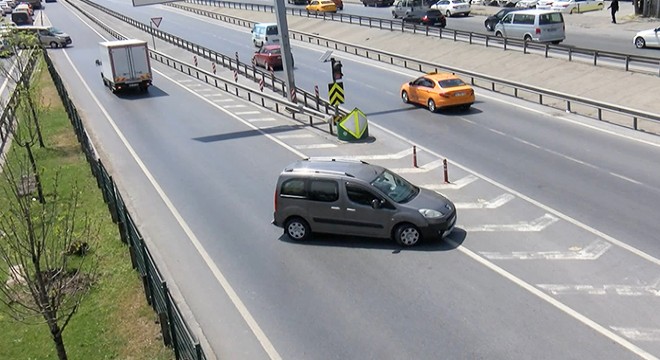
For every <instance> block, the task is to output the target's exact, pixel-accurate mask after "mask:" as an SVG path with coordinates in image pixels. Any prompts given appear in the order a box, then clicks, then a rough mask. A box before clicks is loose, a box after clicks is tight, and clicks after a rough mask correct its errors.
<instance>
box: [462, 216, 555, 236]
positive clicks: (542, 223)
mask: <svg viewBox="0 0 660 360" xmlns="http://www.w3.org/2000/svg"><path fill="white" fill-rule="evenodd" d="M558 220H559V219H558V218H556V217H555V216H553V215H550V214H545V215H543V216H541V217H540V218H538V219H534V220H532V221H521V222H519V223H517V224H502V225H500V224H488V225H477V226H472V227H469V226H468V227H464V228H463V229H464V230H465V231H467V232H471V231H473V232H477V231H479V232H482V231H525V232H528V231H541V230H543V229H545V228H546V227H548V226H549V225H551V224H553V223H555V222H557V221H558Z"/></svg>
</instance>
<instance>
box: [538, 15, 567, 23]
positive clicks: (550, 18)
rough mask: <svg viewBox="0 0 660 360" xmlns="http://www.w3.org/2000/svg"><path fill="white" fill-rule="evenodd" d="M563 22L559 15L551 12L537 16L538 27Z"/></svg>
mask: <svg viewBox="0 0 660 360" xmlns="http://www.w3.org/2000/svg"><path fill="white" fill-rule="evenodd" d="M563 22H564V18H563V17H562V16H561V13H558V12H551V13H547V14H542V15H540V16H539V25H549V24H561V23H563Z"/></svg>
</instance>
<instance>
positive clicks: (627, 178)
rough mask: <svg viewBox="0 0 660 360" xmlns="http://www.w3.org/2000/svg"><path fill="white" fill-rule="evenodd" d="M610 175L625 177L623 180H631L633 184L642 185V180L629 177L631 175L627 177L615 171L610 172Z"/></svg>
mask: <svg viewBox="0 0 660 360" xmlns="http://www.w3.org/2000/svg"><path fill="white" fill-rule="evenodd" d="M610 175H612V176H616V177H618V178H619V179H623V180H626V181H630V182H631V183H633V184H637V185H642V183H641V182H639V181H637V180H634V179H631V178H629V177H627V176H623V175H620V174H617V173H613V172H610Z"/></svg>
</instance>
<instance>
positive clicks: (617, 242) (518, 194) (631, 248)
mask: <svg viewBox="0 0 660 360" xmlns="http://www.w3.org/2000/svg"><path fill="white" fill-rule="evenodd" d="M370 126H372V127H375V128H378V129H380V130H381V131H384V132H386V133H388V134H389V135H391V136H393V137H395V138H397V139H399V140H402V141H404V142H407V143H408V144H411V145H412V144H415V142H413V141H412V140H410V139H408V138H406V137H404V136H401V135H399V134H397V133H395V132H393V131H391V130H389V129H386V128H384V127H382V126H380V125H378V124H375V123H371V124H370ZM417 148H418V149H420V150H423V151H426V152H427V153H429V154H431V155H432V156H435V157H437V158H441V159H442V158H444V156H442V155H441V154H439V153H437V152H435V151H432V150H430V149H428V148H426V147H424V146H421V145H417ZM450 163H451V164H452V165H454V166H456V167H457V168H459V169H461V170H463V171H465V172H468V173H471V174H474V175H475V176H477V177H479V178H480V179H482V180H484V181H486V182H488V183H490V184H492V185H494V186H496V187H498V188H500V189H502V190H504V191H506V192H510V193H511V194H513V195H515V196H516V197H518V198H520V199H523V200H525V201H527V202H529V203H530V204H532V205H535V206H537V207H539V208H541V209H543V210H544V211H547V212H549V213H552V214H553V215H555V216H557V217H559V218H560V219H562V220H564V221H567V222H569V223H571V224H573V225H575V226H577V227H579V228H581V229H583V230H586V231H588V232H590V233H592V234H594V235H596V236H598V237H601V238H603V239H604V240H606V241H608V242H610V243H612V244H614V245H616V246H618V247H620V248H621V249H624V250H626V251H628V252H630V253H632V254H635V255H637V256H639V257H641V258H642V259H644V260H646V261H649V262H651V263H653V264H655V265H659V266H660V259H658V258H655V257H653V256H652V255H649V254H647V253H645V252H644V251H642V250H639V249H637V248H635V247H634V246H631V245H628V244H626V243H624V242H623V241H621V240H618V239H616V238H614V237H613V236H610V235H608V234H606V233H604V232H602V231H600V230H597V229H595V228H593V227H591V226H589V225H587V224H584V223H582V222H580V221H578V220H576V219H573V218H572V217H570V216H568V215H566V214H564V213H562V212H560V211H558V210H555V209H553V208H552V207H550V206H548V205H545V204H543V203H541V202H540V201H537V200H534V199H533V198H531V197H530V196H527V195H525V194H523V193H521V192H519V191H516V190H514V189H512V188H510V187H508V186H506V185H504V184H502V183H500V182H497V181H495V180H493V179H491V178H489V177H488V176H486V175H483V174H481V173H479V172H477V171H475V170H472V169H471V168H469V167H467V166H465V165H462V164H459V163H457V162H453V161H450Z"/></svg>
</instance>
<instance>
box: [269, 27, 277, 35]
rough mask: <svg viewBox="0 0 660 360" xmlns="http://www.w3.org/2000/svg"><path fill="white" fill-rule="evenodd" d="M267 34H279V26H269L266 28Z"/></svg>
mask: <svg viewBox="0 0 660 360" xmlns="http://www.w3.org/2000/svg"><path fill="white" fill-rule="evenodd" d="M266 35H277V26H269V27H268V28H266Z"/></svg>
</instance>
